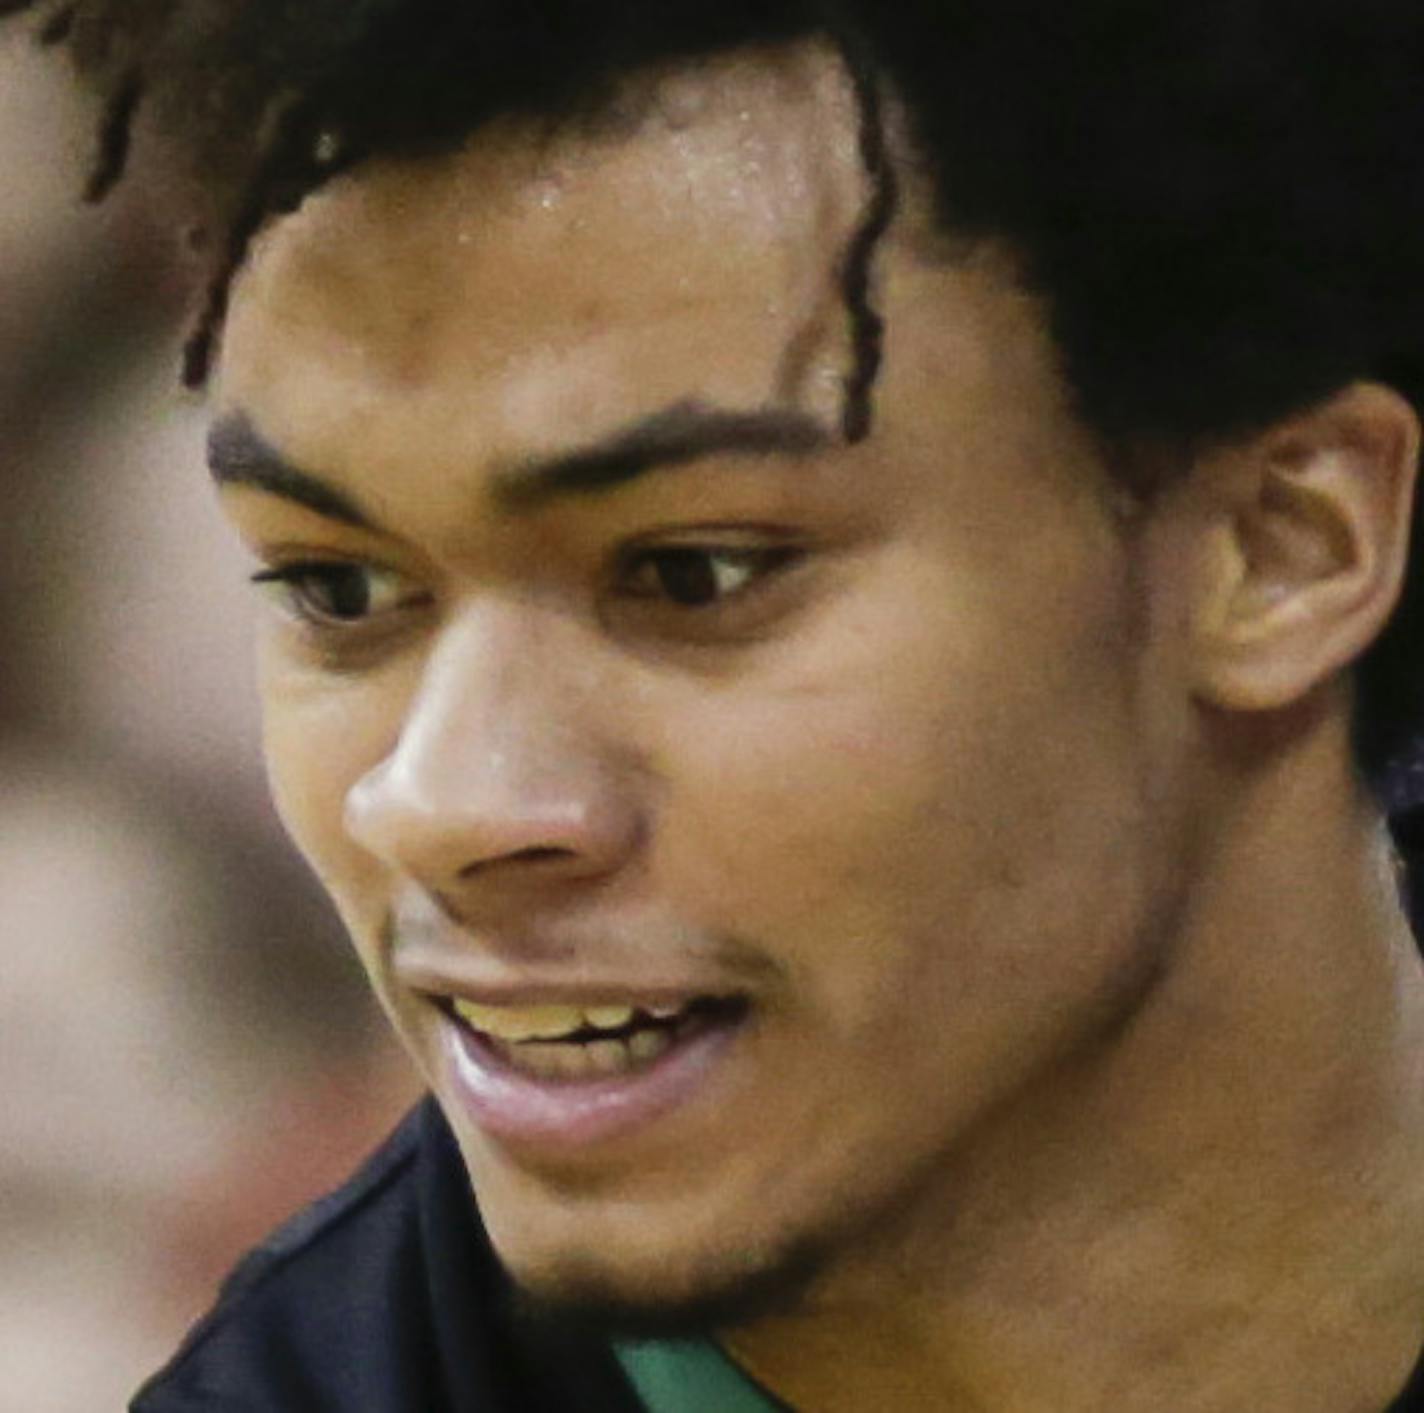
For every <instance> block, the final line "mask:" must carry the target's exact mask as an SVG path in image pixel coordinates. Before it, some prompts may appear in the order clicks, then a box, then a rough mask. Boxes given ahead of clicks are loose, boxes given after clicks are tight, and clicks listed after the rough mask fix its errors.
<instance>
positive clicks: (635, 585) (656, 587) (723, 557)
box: [623, 545, 795, 609]
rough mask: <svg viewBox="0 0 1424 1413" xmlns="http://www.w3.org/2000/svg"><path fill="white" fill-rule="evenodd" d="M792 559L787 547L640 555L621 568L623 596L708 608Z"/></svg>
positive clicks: (677, 548) (680, 548) (676, 549)
mask: <svg viewBox="0 0 1424 1413" xmlns="http://www.w3.org/2000/svg"><path fill="white" fill-rule="evenodd" d="M794 556H795V551H794V550H793V549H791V548H789V547H787V546H777V547H774V548H768V547H765V546H763V547H758V548H746V549H740V548H707V547H698V546H692V545H670V546H666V547H663V548H658V549H644V550H638V551H637V552H635V553H634V554H632V555H631V556H630V557H629V558H628V560H627V561H626V563H625V565H624V568H623V584H624V589H625V592H627V593H629V594H632V595H634V596H635V597H638V598H658V599H664V600H666V601H667V602H669V603H672V604H675V605H676V606H677V607H679V608H692V609H696V608H710V607H712V606H713V605H715V604H718V603H721V602H722V601H723V600H725V599H730V598H733V597H735V596H736V595H737V594H740V593H742V592H744V591H745V590H747V589H749V588H751V587H752V586H753V585H754V584H756V582H757V581H758V580H759V579H761V578H763V577H764V576H765V575H767V574H770V573H772V572H774V571H775V570H777V569H780V568H781V567H782V566H784V565H785V564H787V563H788V562H789V561H790V560H791V559H792V558H793V557H794Z"/></svg>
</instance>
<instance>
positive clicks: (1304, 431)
mask: <svg viewBox="0 0 1424 1413" xmlns="http://www.w3.org/2000/svg"><path fill="white" fill-rule="evenodd" d="M1419 453H1420V424H1419V418H1418V416H1417V414H1416V413H1415V411H1414V409H1413V407H1412V406H1411V405H1410V404H1409V403H1408V402H1407V401H1406V400H1405V399H1404V398H1403V397H1401V396H1400V395H1399V394H1398V393H1396V392H1394V391H1393V390H1392V389H1390V388H1387V387H1384V386H1383V385H1380V384H1376V383H1356V384H1353V385H1352V386H1350V387H1349V388H1347V389H1345V390H1344V391H1343V392H1340V393H1338V394H1336V395H1335V396H1334V397H1332V398H1331V399H1330V400H1329V401H1327V402H1324V403H1321V404H1319V405H1318V406H1316V407H1314V408H1311V409H1309V410H1308V411H1306V412H1303V413H1300V414H1299V415H1297V416H1295V417H1292V418H1290V419H1289V420H1287V421H1284V422H1281V423H1278V424H1276V425H1274V426H1273V427H1271V428H1269V429H1267V430H1266V431H1265V432H1262V433H1261V434H1259V435H1258V436H1256V437H1254V438H1252V439H1251V440H1250V441H1249V442H1247V443H1244V444H1239V445H1237V446H1234V447H1232V448H1230V449H1228V450H1225V451H1223V452H1221V453H1219V454H1217V455H1215V456H1213V457H1211V458H1209V459H1208V464H1204V465H1203V466H1201V467H1199V468H1198V471H1199V473H1200V475H1201V476H1202V478H1203V481H1204V484H1205V485H1206V487H1207V494H1208V496H1209V497H1210V498H1211V506H1210V512H1209V515H1208V517H1207V525H1208V529H1207V537H1208V544H1207V552H1206V553H1205V554H1204V556H1203V557H1202V564H1203V572H1202V582H1201V584H1200V585H1199V593H1198V595H1197V598H1196V604H1197V612H1196V614H1195V616H1194V624H1193V628H1194V637H1193V653H1194V655H1195V659H1196V661H1195V667H1196V671H1195V673H1194V676H1195V681H1196V687H1197V694H1198V696H1199V698H1200V699H1201V700H1202V701H1203V702H1204V703H1206V704H1209V705H1212V706H1215V707H1218V708H1220V709H1222V710H1227V711H1242V712H1263V711H1271V710H1278V709H1282V708H1285V707H1289V706H1291V705H1294V704H1295V703H1297V702H1299V701H1300V700H1302V699H1303V698H1304V697H1305V696H1307V695H1308V694H1309V693H1310V692H1312V691H1313V690H1314V689H1315V688H1317V687H1319V686H1320V685H1322V684H1323V683H1325V682H1328V681H1330V680H1331V679H1333V678H1335V677H1336V676H1338V675H1339V674H1340V673H1341V672H1343V671H1344V670H1345V669H1347V668H1348V667H1349V666H1350V665H1351V664H1352V663H1353V662H1354V661H1355V660H1356V659H1358V658H1359V657H1360V656H1361V655H1362V654H1363V653H1364V652H1365V651H1366V650H1367V649H1368V648H1369V646H1370V644H1371V643H1373V642H1374V640H1375V639H1376V638H1377V637H1378V636H1379V634H1380V633H1381V632H1382V631H1383V629H1384V626H1385V624H1386V622H1387V621H1388V619H1389V617H1390V615H1391V613H1392V612H1393V611H1394V607H1395V605H1396V603H1397V602H1398V598H1399V593H1400V588H1401V585H1402V584H1403V580H1404V571H1405V567H1406V559H1407V555H1408V545H1409V521H1410V516H1411V513H1412V508H1413V503H1414V491H1415V482H1416V477H1417V472H1418V461H1419Z"/></svg>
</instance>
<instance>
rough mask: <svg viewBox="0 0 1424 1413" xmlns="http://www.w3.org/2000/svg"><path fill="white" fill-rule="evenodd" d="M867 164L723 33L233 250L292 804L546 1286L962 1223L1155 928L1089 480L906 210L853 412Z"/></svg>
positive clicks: (1125, 985) (308, 849)
mask: <svg viewBox="0 0 1424 1413" xmlns="http://www.w3.org/2000/svg"><path fill="white" fill-rule="evenodd" d="M866 199H867V188H866V180H865V174H864V173H863V171H862V169H861V167H860V164H859V160H858V156H857V129H856V116H855V113H854V105H853V103H852V101H851V100H850V99H849V98H848V97H847V95H846V93H845V91H844V87H843V85H842V82H841V79H840V77H839V75H838V73H837V72H836V69H835V66H834V65H833V64H830V63H829V62H827V61H825V60H824V59H822V58H820V57H819V56H816V55H814V54H802V55H799V56H793V57H791V58H787V59H784V60H782V61H779V62H776V63H773V62H771V61H757V62H751V61H740V62H738V63H736V64H732V65H728V66H725V67H723V68H722V69H721V70H720V71H719V72H718V73H717V74H715V75H714V76H713V77H711V78H709V79H707V80H704V81H698V80H694V79H686V80H681V81H678V82H676V83H674V84H672V85H670V86H669V87H667V88H666V89H664V90H663V91H662V92H661V94H660V97H659V99H658V102H657V103H656V104H654V105H653V107H652V110H651V111H650V112H649V113H647V114H645V115H644V116H643V117H642V119H641V120H640V124H639V126H638V127H637V129H636V131H632V132H627V133H622V134H620V135H617V136H607V135H604V136H602V137H588V138H584V137H569V138H565V139H559V140H558V141H555V142H548V141H536V140H535V139H533V138H532V137H530V136H529V135H528V134H526V133H523V132H520V131H514V130H511V131H498V132H491V133H488V134H485V135H481V136H480V137H479V138H478V139H477V140H476V141H475V142H473V143H472V144H471V145H470V146H469V147H467V148H466V149H465V150H463V151H461V152H460V153H458V154H457V155H455V156H453V157H450V158H445V159H439V160H434V161H427V162H422V163H420V164H410V165H399V164H392V165H379V164H371V165H368V166H366V167H364V168H362V169H360V170H359V171H358V172H357V173H355V174H354V175H352V176H350V177H348V178H344V179H342V180H341V181H340V182H338V183H336V184H335V185H333V186H331V187H330V188H329V189H328V190H326V191H325V192H324V193H322V194H320V195H318V196H317V197H315V198H314V199H313V200H311V201H310V202H309V203H308V205H307V206H306V207H305V208H304V209H303V211H302V212H301V213H300V214H298V215H296V216H294V217H292V218H290V219H287V220H284V221H282V222H280V223H279V224H278V225H276V226H275V227H274V228H273V229H272V231H271V232H270V233H269V235H268V236H267V237H266V238H265V239H264V240H263V242H262V243H261V245H260V248H259V249H258V250H257V251H256V252H255V254H254V257H253V259H252V261H251V262H250V264H249V268H248V269H247V271H246V272H245V274H244V276H243V278H242V279H241V281H240V284H239V286H238V288H237V290H236V292H235V303H234V308H233V315H232V319H231V322H230V325H229V331H228V340H227V347H226V352H225V357H224V368H223V372H222V378H221V388H220V399H219V402H220V405H219V409H218V413H219V426H218V430H217V433H216V435H215V441H214V460H215V467H216V470H217V472H218V475H219V479H220V480H221V481H223V482H224V489H223V500H224V505H225V509H226V511H227V513H228V514H229V516H230V517H231V519H232V520H233V522H234V523H235V525H236V526H237V528H238V530H239V532H240V533H241V535H242V536H243V537H244V538H245V539H246V541H247V542H248V544H249V545H250V546H251V548H252V549H253V551H254V552H255V554H256V555H257V556H258V558H259V559H260V560H261V561H263V564H264V566H265V568H264V573H263V578H264V581H265V582H264V589H265V592H266V594H267V596H268V600H269V609H268V612H267V614H266V627H265V632H264V643H263V648H262V657H263V691H264V694H265V700H266V711H267V731H268V751H269V755H270V763H271V773H272V779H273V781H274V785H275V790H276V794H277V797H278V800H279V804H280V807H281V809H282V811H283V814H284V817H285V819H286V821H287V823H288V826H289V827H290V829H291V831H292V833H293V835H294V837H295V838H296V840H297V841H298V843H299V844H300V846H301V847H302V849H303V850H304V851H305V853H306V854H307V856H308V857H309V858H310V860H311V862H312V864H313V865H314V867H315V868H316V870H317V872H318V873H319V874H320V876H321V878H322V880H323V881H324V883H325V885H326V887H327V888H328V889H329V890H330V892H331V895H332V897H333V898H334V899H335V901H336V903H337V905H338V907H339V908H340V910H341V912H342V914H343V916H344V918H345V921H346V923H347V925H348V927H349V928H350V931H351V935H352V937H353V938H354V940H355V944H356V946H357V948H358V950H359V952H360V955H361V958H362V961H363V962H364V964H365V967H366V969H367V971H368V972H369V974H370V977H371V981H372V984H373V985H374V987H375V989H376V991H377V993H378V994H379V996H380V999H381V1001H382V1002H383V1004H384V1005H385V1007H386V1009H387V1011H388V1012H389V1015H390V1018H391V1020H392V1022H393V1024H394V1025H395V1027H396V1029H397V1030H398V1032H399V1033H400V1035H401V1037H402V1039H403V1041H404V1042H405V1044H406V1046H407V1047H408V1048H409V1051H410V1053H411V1055H412V1056H413V1058H414V1060H415V1062H416V1064H417V1065H418V1066H419V1067H420V1068H421V1070H422V1071H423V1073H424V1075H425V1077H426V1078H427V1080H428V1082H429V1084H430V1085H431V1087H432V1088H433V1090H434V1092H435V1093H436V1095H437V1096H438V1097H439V1100H440V1102H441V1104H442V1106H443V1108H444V1110H445V1112H446V1114H447V1115H448V1116H449V1119H450V1122H451V1124H452V1125H453V1128H454V1131H455V1133H456V1135H457V1137H458V1140H459V1143H460V1147H461V1149H462V1151H463V1154H464V1157H465V1159H466V1162H467V1164H468V1166H469V1170H470V1173H471V1175H472V1178H473V1182H474V1186H475V1189H476V1191H477V1195H478V1199H479V1202H480V1206H481V1209H482V1211H483V1213H484V1217H485V1220H486V1223H487V1225H488V1226H489V1229H490V1231H491V1234H492V1236H493V1238H494V1241H495V1243H496V1245H497V1247H498V1249H499V1251H500V1252H501V1254H502V1256H503V1258H504V1260H505V1261H506V1263H507V1264H508V1265H509V1267H510V1268H511V1270H512V1272H513V1273H514V1274H515V1276H516V1277H517V1278H518V1279H519V1280H520V1281H521V1282H522V1283H523V1284H524V1285H525V1286H526V1287H527V1288H528V1289H529V1290H530V1291H532V1292H533V1293H535V1294H536V1295H542V1296H545V1297H548V1298H551V1299H556V1300H557V1299H564V1300H577V1301H585V1302H586V1301H592V1302H595V1303H600V1302H601V1303H604V1304H609V1305H612V1306H613V1307H615V1308H617V1309H623V1310H628V1311H638V1310H641V1311H663V1312H671V1313H674V1314H676V1313H679V1312H683V1313H691V1312H695V1311H699V1310H706V1309H709V1308H713V1305H714V1304H715V1302H717V1301H719V1300H723V1299H728V1300H730V1301H731V1304H730V1306H728V1307H726V1308H728V1309H730V1310H732V1311H733V1312H735V1309H736V1300H737V1298H738V1297H739V1296H741V1295H744V1294H748V1293H750V1292H751V1291H752V1290H754V1289H757V1288H759V1287H761V1286H762V1285H764V1284H766V1283H767V1282H774V1281H775V1278H776V1277H777V1276H778V1275H782V1274H786V1273H788V1272H790V1271H792V1270H795V1271H798V1272H799V1271H802V1270H804V1269H810V1268H812V1267H814V1268H815V1269H816V1270H818V1271H819V1272H820V1273H821V1274H823V1275H824V1276H826V1277H828V1278H829V1277H830V1276H832V1275H833V1273H834V1272H835V1270H836V1269H837V1268H838V1266H839V1265H840V1264H842V1263H844V1262H849V1261H851V1260H853V1259H855V1260H862V1259H863V1258H864V1256H865V1252H866V1248H867V1246H868V1245H869V1244H870V1242H871V1237H870V1233H871V1231H872V1230H873V1229H875V1228H876V1226H877V1224H878V1223H880V1221H881V1219H883V1218H884V1217H885V1216H887V1215H888V1214H890V1213H892V1212H893V1213H894V1214H896V1216H897V1218H899V1219H901V1220H902V1221H909V1222H911V1223H912V1224H913V1223H914V1222H915V1221H917V1220H919V1219H921V1218H923V1221H924V1222H925V1223H932V1222H933V1221H934V1220H936V1219H937V1216H936V1214H939V1213H942V1212H943V1210H944V1208H945V1204H946V1202H948V1201H952V1191H951V1178H950V1173H951V1171H952V1169H953V1167H954V1165H955V1163H956V1161H957V1160H958V1159H959V1158H960V1157H961V1156H962V1155H963V1153H964V1151H965V1150H966V1148H967V1147H972V1144H973V1134H974V1131H975V1129H976V1126H978V1125H979V1124H980V1123H981V1122H982V1121H983V1120H984V1118H985V1116H986V1115H987V1114H988V1113H989V1112H990V1111H991V1110H995V1111H999V1112H1002V1111H1004V1110H1005V1109H1012V1108H1013V1107H1014V1105H1015V1104H1016V1103H1018V1102H1020V1101H1022V1100H1024V1099H1025V1096H1027V1095H1028V1094H1030V1093H1032V1092H1034V1091H1037V1090H1041V1089H1042V1088H1043V1086H1044V1085H1045V1084H1049V1083H1051V1080H1052V1077H1053V1076H1054V1075H1055V1074H1056V1073H1057V1072H1058V1071H1059V1069H1060V1068H1061V1067H1062V1065H1063V1063H1064V1060H1065V1057H1066V1056H1067V1055H1069V1054H1070V1053H1073V1052H1076V1051H1078V1050H1079V1049H1080V1048H1081V1047H1083V1046H1084V1045H1087V1044H1090V1043H1091V1042H1092V1040H1093V1039H1094V1038H1096V1037H1097V1036H1098V1035H1099V1034H1100V1033H1102V1032H1103V1031H1104V1030H1105V1029H1106V1028H1107V1027H1108V1026H1110V1025H1111V1024H1113V1023H1114V1022H1115V1021H1117V1020H1120V1019H1121V1016H1122V1014H1123V1012H1124V1011H1125V1010H1127V1009H1129V1008H1130V1007H1131V1005H1132V1002H1133V997H1134V996H1135V994H1136V989H1137V986H1138V978H1139V977H1140V975H1141V974H1142V971H1143V968H1144V965H1145V964H1146V963H1147V962H1148V960H1149V957H1148V955H1147V948H1148V944H1147V943H1146V942H1145V941H1143V937H1144V935H1145V931H1146V929H1145V928H1144V926H1143V923H1144V919H1145V918H1146V917H1147V916H1148V915H1149V913H1150V911H1151V907H1152V905H1153V889H1152V887H1151V886H1150V884H1149V882H1148V867H1147V863H1146V860H1145V853H1146V850H1147V842H1148V841H1147V839H1146V838H1145V835H1146V833H1147V831H1146V829H1145V828H1144V818H1145V815H1144V801H1145V799H1146V798H1147V796H1148V794H1149V792H1150V788H1151V787H1150V782H1149V781H1148V780H1147V779H1146V768H1145V766H1144V764H1143V762H1144V761H1145V760H1146V759H1147V758H1148V757H1149V756H1150V755H1151V739H1150V738H1151V736H1152V734H1153V731H1152V729H1151V724H1150V722H1148V721H1147V720H1146V719H1145V717H1146V712H1145V709H1144V708H1142V707H1141V706H1140V705H1139V702H1140V700H1141V699H1142V697H1143V695H1144V694H1142V693H1140V692H1139V691H1138V678H1139V676H1140V675H1141V674H1142V660H1141V659H1142V652H1141V649H1140V648H1139V647H1138V646H1136V643H1137V640H1138V637H1139V635H1138V634H1137V633H1136V632H1135V631H1134V624H1135V623H1136V621H1137V618H1138V612H1139V610H1138V607H1137V605H1136V603H1135V601H1134V594H1135V592H1137V591H1136V590H1135V589H1133V588H1132V586H1131V584H1130V580H1131V577H1132V576H1131V575H1130V573H1129V569H1130V564H1129V552H1128V550H1127V549H1126V548H1125V545H1124V539H1123V536H1122V534H1121V532H1120V530H1119V527H1118V525H1117V522H1116V520H1115V518H1114V514H1113V511H1112V509H1111V507H1110V497H1109V495H1108V493H1107V490H1106V487H1105V484H1104V477H1103V474H1102V471H1101V469H1100V468H1099V466H1098V465H1097V464H1096V462H1095V461H1094V459H1093V457H1092V455H1091V454H1090V452H1089V450H1088V448H1087V444H1086V440H1085V438H1084V437H1083V435H1082V433H1081V432H1080V430H1079V429H1078V427H1077V426H1076V424H1075V422H1074V420H1073V419H1072V417H1071V416H1070V415H1069V413H1068V412H1067V410H1066V409H1065V406H1064V400H1063V397H1062V392H1061V389H1060V387H1059V385H1058V382H1057V379H1056V377H1055V374H1054V372H1053V368H1052V359H1051V355H1050V351H1049V348H1048V346H1047V343H1046V341H1045V336H1044V333H1043V329H1042V327H1041V322H1040V319H1039V317H1038V314H1037V311H1036V309H1035V307H1034V305H1033V304H1032V303H1031V302H1030V301H1029V300H1028V299H1027V298H1026V297H1024V296H1023V295H1021V294H1020V293H1019V292H1017V291H1016V289H1015V287H1014V285H1013V283H1012V280H1011V279H1010V278H1009V276H1008V274H1007V273H1006V272H1005V270H1004V269H1003V268H1001V267H1000V266H998V265H997V264H996V263H995V262H994V261H992V260H990V259H987V258H984V259H972V260H967V261H960V262H958V263H949V262H947V261H939V262H936V261H932V260H930V259H928V258H927V256H926V255H925V253H924V244H925V243H924V240H923V239H922V238H921V237H920V235H919V234H917V228H916V218H915V216H914V213H913V210H911V211H908V212H907V213H906V214H905V215H904V216H903V218H902V220H901V221H900V223H899V224H898V225H897V227H896V228H895V230H894V231H893V232H892V234H891V236H890V237H889V238H888V239H887V240H886V241H885V242H884V244H883V247H882V249H881V250H880V252H879V255H878V257H877V262H876V290H877V293H876V302H877V304H878V306H879V307H880V309H881V311H882V312H883V314H884V316H885V318H886V321H887V329H888V334H887V346H886V360H885V366H884V370H883V376H882V377H881V379H880V382H879V385H878V388H877V391H876V420H875V426H874V430H873V432H872V434H871V435H870V436H869V438H868V439H866V440H864V441H863V442H859V443H858V444H856V445H854V446H848V445H846V443H845V439H844V438H843V436H842V435H841V430H840V428H841V415H842V411H843V405H842V404H843V398H844V383H845V379H846V376H847V374H848V373H849V371H850V370H851V368H852V367H853V366H854V352H853V348H852V339H851V321H850V318H849V315H848V314H847V311H846V309H845V305H844V302H843V300H842V298H841V295H840V292H839V284H838V281H839V272H840V261H841V258H842V255H843V253H844V251H845V250H846V248H847V247H848V245H849V244H850V241H851V239H852V237H853V235H854V233H855V231H856V229H857V227H858V225H859V223H860V221H861V219H862V215H863V210H864V204H865V201H866ZM911 204H913V203H911ZM719 1308H720V1307H719Z"/></svg>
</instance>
